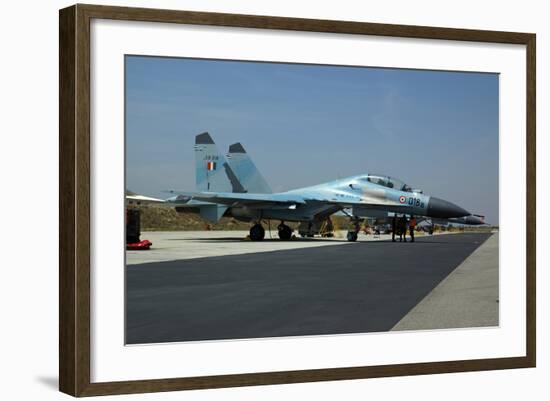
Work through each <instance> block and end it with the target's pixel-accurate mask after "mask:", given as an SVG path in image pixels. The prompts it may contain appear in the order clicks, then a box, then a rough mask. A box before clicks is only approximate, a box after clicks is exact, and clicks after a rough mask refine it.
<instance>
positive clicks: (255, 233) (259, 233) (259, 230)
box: [250, 223, 265, 241]
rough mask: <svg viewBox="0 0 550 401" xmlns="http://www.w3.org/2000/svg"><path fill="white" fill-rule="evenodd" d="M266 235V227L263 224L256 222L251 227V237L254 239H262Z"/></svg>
mask: <svg viewBox="0 0 550 401" xmlns="http://www.w3.org/2000/svg"><path fill="white" fill-rule="evenodd" d="M264 237H265V229H264V228H263V227H262V225H261V224H259V223H256V224H254V225H253V226H252V227H251V228H250V239H251V240H252V241H261V240H263V239H264Z"/></svg>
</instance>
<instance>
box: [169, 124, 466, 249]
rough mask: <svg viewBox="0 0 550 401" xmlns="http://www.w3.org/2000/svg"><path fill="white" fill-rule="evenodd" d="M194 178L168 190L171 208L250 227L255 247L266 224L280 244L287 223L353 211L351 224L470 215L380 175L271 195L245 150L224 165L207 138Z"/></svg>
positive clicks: (198, 141)
mask: <svg viewBox="0 0 550 401" xmlns="http://www.w3.org/2000/svg"><path fill="white" fill-rule="evenodd" d="M195 173H196V191H194V192H190V191H179V190H170V191H168V192H169V193H171V194H173V195H175V196H173V197H172V198H170V199H168V202H169V203H171V204H173V205H174V206H176V208H177V209H179V211H183V210H185V209H186V208H196V209H197V208H198V209H199V211H200V214H201V217H203V218H204V219H206V220H208V221H211V222H217V221H219V219H220V218H221V217H222V216H224V215H230V216H233V217H235V218H237V219H239V220H244V221H250V222H252V223H253V225H252V227H251V229H250V239H251V240H253V241H261V240H263V239H264V236H265V229H264V227H263V225H262V222H264V221H268V220H278V221H280V222H281V223H280V224H279V225H278V233H279V238H280V239H282V240H288V239H290V238H291V236H292V229H291V228H290V227H289V226H288V225H286V224H285V222H288V221H294V222H306V223H312V224H313V223H318V222H319V221H323V220H325V219H326V218H327V217H329V216H330V215H332V214H334V213H336V212H338V211H345V210H349V209H351V210H352V213H351V214H348V215H349V217H350V220H351V221H358V216H359V215H360V213H361V212H363V211H365V210H378V211H381V212H394V213H400V214H409V215H415V216H426V217H433V218H443V219H447V218H457V217H463V216H469V215H470V213H469V212H467V211H466V210H464V209H463V208H461V207H460V206H457V205H455V204H453V203H451V202H448V201H446V200H443V199H440V198H436V197H434V196H428V195H425V194H423V193H421V192H417V191H415V190H413V189H412V188H411V187H410V186H408V185H406V184H405V183H404V182H402V181H400V180H398V179H396V178H393V177H389V176H385V175H380V174H367V173H365V174H359V175H355V176H351V177H347V178H342V179H338V180H334V181H329V182H325V183H322V184H318V185H312V186H308V187H304V188H299V189H294V190H291V191H285V192H278V193H272V192H271V190H270V189H269V186H268V185H267V183H266V182H265V180H264V179H263V177H262V176H261V175H260V173H259V172H258V171H257V169H256V167H255V166H254V164H253V163H252V161H251V160H250V158H249V157H248V155H246V152H245V150H244V147H243V146H242V145H241V144H234V145H232V146H230V149H229V154H228V159H227V160H226V158H225V157H224V156H223V155H222V154H220V152H219V151H218V149H217V147H216V144H215V143H214V140H213V139H212V137H211V136H210V135H209V134H208V133H207V132H204V133H202V134H199V135H197V136H196V137H195ZM358 231H359V229H358V224H355V228H354V229H353V230H350V231H349V232H348V235H347V239H348V240H349V241H356V240H357V233H358Z"/></svg>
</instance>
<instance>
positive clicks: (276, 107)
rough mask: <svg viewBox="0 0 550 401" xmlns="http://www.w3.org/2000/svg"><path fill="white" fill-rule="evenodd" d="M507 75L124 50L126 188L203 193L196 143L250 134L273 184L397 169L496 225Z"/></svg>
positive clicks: (221, 143)
mask: <svg viewBox="0 0 550 401" xmlns="http://www.w3.org/2000/svg"><path fill="white" fill-rule="evenodd" d="M498 97H499V92H498V75H496V74H484V73H460V72H443V71H423V70H401V69H381V68H365V67H342V66H319V65H300V64H282V63H256V62H239V61H217V60H197V59H182V58H158V57H141V56H127V57H126V166H127V170H126V180H127V181H126V185H127V188H128V189H129V190H132V191H134V192H138V193H140V194H144V195H149V196H157V197H167V195H166V194H164V193H163V192H162V191H163V190H166V189H179V190H191V191H192V190H194V189H195V173H194V153H193V143H194V137H195V135H196V134H199V133H201V132H204V131H208V132H209V133H210V134H211V135H212V137H213V138H214V140H215V141H216V143H217V145H218V147H219V149H220V150H221V151H222V152H223V153H225V152H226V150H227V147H228V146H229V145H230V144H232V143H235V142H239V141H240V142H241V143H242V144H243V145H244V147H245V148H246V150H247V152H248V153H249V154H250V155H251V157H252V158H253V160H254V162H255V163H256V166H257V167H258V169H259V170H260V171H261V172H262V174H263V175H264V177H265V178H266V180H267V181H268V183H269V184H270V185H271V187H272V188H273V189H274V190H275V191H284V190H288V189H294V188H298V187H301V186H307V185H313V184H318V183H321V182H324V181H330V180H332V179H335V178H341V177H345V176H348V175H355V174H361V173H381V174H386V175H391V176H394V177H397V178H399V179H401V180H403V181H405V182H407V183H408V184H409V185H411V186H412V187H414V188H422V189H423V190H424V192H425V193H427V194H430V195H434V196H437V197H440V198H443V199H446V200H449V201H452V202H454V203H457V204H458V205H460V206H462V207H464V208H465V209H467V210H469V211H471V212H473V213H479V214H483V215H485V216H486V217H487V221H488V222H490V223H492V224H498V207H499V205H498V155H499V153H498Z"/></svg>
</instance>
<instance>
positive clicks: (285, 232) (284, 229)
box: [278, 224, 292, 241]
mask: <svg viewBox="0 0 550 401" xmlns="http://www.w3.org/2000/svg"><path fill="white" fill-rule="evenodd" d="M278 231H279V239H281V240H283V241H288V240H289V239H290V238H291V237H292V228H290V227H289V226H287V225H286V224H281V225H280V226H279V227H278Z"/></svg>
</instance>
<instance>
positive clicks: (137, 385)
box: [59, 4, 536, 396]
mask: <svg viewBox="0 0 550 401" xmlns="http://www.w3.org/2000/svg"><path fill="white" fill-rule="evenodd" d="M94 18H98V19H110V20H127V21H146V22H164V23H175V24H193V25H207V26H222V27H240V28H260V29H264V28H265V29H276V30H288V31H309V32H324V33H345V34H355V35H375V36H391V37H400V38H421V39H440V40H453V41H473V42H489V43H505V44H519V45H525V46H526V49H527V50H526V54H527V58H526V60H525V63H526V71H527V83H526V88H527V93H526V99H527V109H526V110H527V119H526V122H525V123H526V132H527V177H526V182H527V194H526V196H527V198H526V202H527V216H526V233H527V242H526V244H525V246H526V254H527V258H526V261H525V263H526V283H527V288H526V294H527V299H526V306H527V310H526V317H527V318H526V327H525V332H526V350H527V353H526V356H524V357H511V358H494V359H475V360H460V361H440V362H430V363H411V364H398V365H382V366H364V367H346V368H327V369H315V370H298V371H280V372H261V373H247V374H230V375H222V376H203V377H181V378H166V379H155V380H135V381H122V382H100V383H92V382H91V380H90V362H91V355H90V339H91V336H90V254H91V252H90V173H91V171H90V21H91V20H92V19H94ZM59 29H60V36H59V47H60V53H59V57H60V64H59V65H60V70H59V93H60V103H59V126H60V141H59V151H60V164H59V225H60V235H59V257H60V265H59V277H60V279H59V280H60V281H59V283H60V286H59V318H60V323H59V324H60V325H59V358H60V363H59V366H60V367H59V388H60V390H61V391H62V392H64V393H67V394H70V395H73V396H93V395H105V394H123V393H143V392H156V391H173V390H187V389H204V388H219V387H233V386H250V385H263V384H280V383H298V382H314V381H324V380H344V379H362V378H374V377H390V376H401V375H421V374H433V373H448V372H465V371H481V370H493V369H510V368H525V367H534V366H535V361H536V317H535V316H536V315H535V300H536V293H535V288H536V275H535V249H536V248H535V247H536V234H535V231H536V225H535V216H536V210H535V207H536V204H535V197H536V188H535V177H536V176H535V157H536V155H535V119H536V109H535V64H536V63H535V47H536V44H535V43H536V37H535V35H534V34H530V33H514V32H495V31H482V30H467V29H450V28H435V27H422V26H405V25H390V24H373V23H363V22H349V21H329V20H314V19H300V18H283V17H268V16H254V15H237V14H219V13H203V12H191V11H172V10H156V9H142V8H126V7H110V6H96V5H80V4H79V5H74V6H72V7H68V8H65V9H62V10H60V14H59Z"/></svg>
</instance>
